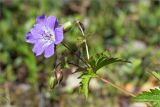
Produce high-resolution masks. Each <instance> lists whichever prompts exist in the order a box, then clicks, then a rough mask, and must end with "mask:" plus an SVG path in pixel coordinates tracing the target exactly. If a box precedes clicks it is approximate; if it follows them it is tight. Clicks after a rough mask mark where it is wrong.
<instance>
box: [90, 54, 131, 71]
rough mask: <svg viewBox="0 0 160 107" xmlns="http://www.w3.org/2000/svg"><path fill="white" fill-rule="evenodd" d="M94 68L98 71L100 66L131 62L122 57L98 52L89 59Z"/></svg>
mask: <svg viewBox="0 0 160 107" xmlns="http://www.w3.org/2000/svg"><path fill="white" fill-rule="evenodd" d="M88 62H89V64H90V65H91V67H92V69H93V70H94V71H95V72H96V71H98V70H99V69H100V68H102V67H104V66H106V65H109V64H112V63H115V62H129V61H126V60H123V59H120V58H113V57H108V56H107V55H106V54H103V53H102V54H97V55H96V56H95V57H91V58H90V60H89V61H88Z"/></svg>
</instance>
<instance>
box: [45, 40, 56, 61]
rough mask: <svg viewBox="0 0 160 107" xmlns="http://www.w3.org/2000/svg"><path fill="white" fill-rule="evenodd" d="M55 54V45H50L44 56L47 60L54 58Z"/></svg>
mask: <svg viewBox="0 0 160 107" xmlns="http://www.w3.org/2000/svg"><path fill="white" fill-rule="evenodd" d="M53 54H54V43H52V44H50V45H49V46H48V47H47V48H46V49H45V51H44V56H45V57H46V58H48V57H50V56H52V55H53Z"/></svg>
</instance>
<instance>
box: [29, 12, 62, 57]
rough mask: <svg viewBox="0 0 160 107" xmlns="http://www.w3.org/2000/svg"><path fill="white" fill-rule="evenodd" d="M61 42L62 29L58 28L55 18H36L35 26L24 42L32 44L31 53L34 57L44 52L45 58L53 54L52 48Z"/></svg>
mask: <svg viewBox="0 0 160 107" xmlns="http://www.w3.org/2000/svg"><path fill="white" fill-rule="evenodd" d="M62 40H63V27H62V26H61V27H58V20H57V19H56V17H55V16H49V17H46V16H45V15H41V16H38V17H37V19H36V24H35V25H34V27H33V28H32V29H31V30H30V32H28V33H27V35H26V41H27V42H28V43H31V44H34V47H33V49H32V51H33V52H34V53H35V55H36V56H39V55H41V54H42V53H43V52H44V56H45V57H46V58H48V57H50V56H52V55H53V54H54V47H55V45H56V44H59V43H61V42H62Z"/></svg>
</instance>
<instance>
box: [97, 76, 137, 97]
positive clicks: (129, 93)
mask: <svg viewBox="0 0 160 107" xmlns="http://www.w3.org/2000/svg"><path fill="white" fill-rule="evenodd" d="M98 79H100V80H101V81H103V82H104V83H106V84H109V85H111V86H113V87H114V88H116V89H118V90H120V91H122V92H123V93H125V94H127V95H130V96H132V97H135V95H134V94H132V93H131V92H129V91H127V90H126V89H124V88H122V87H120V86H118V85H116V84H114V83H112V82H110V81H109V80H106V79H104V78H103V77H101V76H98Z"/></svg>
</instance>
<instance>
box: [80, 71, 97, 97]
mask: <svg viewBox="0 0 160 107" xmlns="http://www.w3.org/2000/svg"><path fill="white" fill-rule="evenodd" d="M93 77H96V74H94V73H93V71H88V72H86V73H83V74H82V75H81V76H80V77H79V78H80V79H81V82H80V91H81V92H82V93H83V94H84V95H85V97H86V98H87V97H88V92H89V82H90V80H91V78H93Z"/></svg>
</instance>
